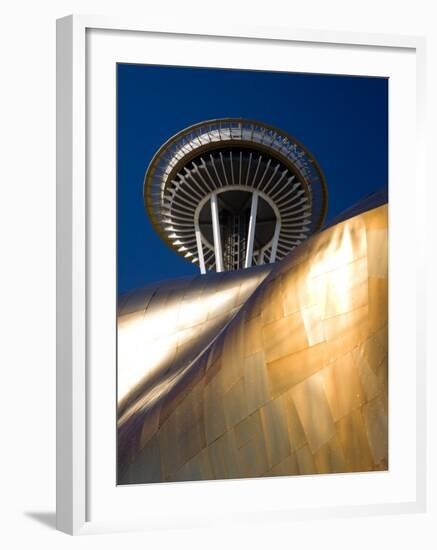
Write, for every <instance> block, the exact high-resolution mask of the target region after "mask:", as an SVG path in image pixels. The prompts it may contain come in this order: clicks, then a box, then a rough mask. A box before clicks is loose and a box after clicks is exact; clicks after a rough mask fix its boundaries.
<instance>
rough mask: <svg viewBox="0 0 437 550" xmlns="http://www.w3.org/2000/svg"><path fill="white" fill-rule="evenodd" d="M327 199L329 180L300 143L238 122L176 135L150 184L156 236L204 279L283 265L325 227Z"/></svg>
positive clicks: (147, 192) (151, 170) (158, 158)
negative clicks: (209, 274) (214, 274)
mask: <svg viewBox="0 0 437 550" xmlns="http://www.w3.org/2000/svg"><path fill="white" fill-rule="evenodd" d="M327 200H328V197H327V188H326V182H325V178H324V175H323V173H322V171H321V169H320V167H319V165H318V163H317V161H316V160H315V158H314V157H313V156H312V155H311V153H309V151H308V150H307V149H306V148H305V147H304V146H303V145H302V144H301V143H300V142H299V141H298V140H296V139H295V138H294V137H292V136H291V135H289V134H288V133H287V132H284V131H282V130H280V129H278V128H274V127H273V126H270V125H268V124H264V123H261V122H257V121H254V120H246V119H239V118H223V119H216V120H209V121H205V122H200V123H198V124H195V125H193V126H190V127H189V128H186V129H184V130H182V131H181V132H179V133H177V134H176V135H174V136H173V137H171V138H170V139H169V140H168V141H167V142H165V143H164V144H163V145H162V146H161V147H160V149H159V150H158V151H157V152H156V154H155V155H154V157H153V159H152V161H151V162H150V164H149V167H148V168H147V171H146V175H145V180H144V202H145V207H146V210H147V212H148V214H149V216H150V219H151V221H152V224H153V226H154V228H155V230H156V231H157V232H158V234H159V235H160V236H161V238H162V239H163V240H164V241H165V242H166V243H167V244H168V245H169V246H170V247H171V248H172V249H174V250H175V251H176V252H177V253H178V254H180V255H181V256H183V257H184V258H186V259H187V260H188V261H190V262H192V263H195V264H197V265H198V266H199V268H200V272H201V273H202V274H204V273H206V272H207V271H211V270H212V271H217V272H222V271H234V270H237V269H245V268H250V267H252V266H255V265H263V264H266V263H274V262H276V261H279V260H281V259H282V258H284V257H285V256H286V255H287V254H288V253H289V252H290V251H291V250H293V249H294V248H295V247H297V246H299V245H300V244H301V243H302V242H303V241H304V240H306V239H307V238H308V237H309V236H310V235H312V234H313V233H314V232H316V231H317V230H318V229H320V228H321V226H322V224H323V221H324V218H325V215H326V210H327Z"/></svg>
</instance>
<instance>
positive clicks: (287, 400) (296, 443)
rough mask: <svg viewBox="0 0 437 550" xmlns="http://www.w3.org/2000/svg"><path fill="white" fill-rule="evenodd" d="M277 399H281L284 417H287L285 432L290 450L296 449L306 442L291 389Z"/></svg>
mask: <svg viewBox="0 0 437 550" xmlns="http://www.w3.org/2000/svg"><path fill="white" fill-rule="evenodd" d="M279 399H281V400H282V403H283V406H284V411H285V417H286V419H287V433H288V440H289V442H290V449H291V450H292V451H297V449H300V447H303V446H304V445H306V444H307V439H306V435H305V432H304V429H303V427H302V423H301V421H300V419H299V415H298V414H297V410H296V406H295V404H294V401H293V395H292V390H290V391H288V392H287V393H284V394H283V395H282V396H281V397H280V398H279ZM285 437H286V436H285Z"/></svg>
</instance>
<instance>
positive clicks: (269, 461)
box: [118, 205, 388, 484]
mask: <svg viewBox="0 0 437 550" xmlns="http://www.w3.org/2000/svg"><path fill="white" fill-rule="evenodd" d="M387 210H388V209H387V205H382V206H378V207H377V208H373V209H370V210H368V211H366V212H362V213H359V214H358V215H354V217H351V218H349V219H346V220H343V221H341V222H339V223H337V224H336V225H334V226H332V227H330V228H328V229H325V230H324V231H322V232H320V233H316V234H315V235H313V236H312V237H311V238H309V239H308V240H305V242H303V243H302V244H301V245H300V246H299V247H297V248H295V250H293V251H292V252H290V253H289V254H288V255H286V256H284V258H283V260H282V261H281V262H277V263H272V264H268V265H265V266H260V267H251V268H249V269H246V270H242V271H235V272H225V273H218V274H216V273H211V274H207V275H202V276H199V277H197V278H194V279H186V280H180V281H174V282H169V283H168V284H163V285H162V286H157V287H154V288H151V287H147V288H145V289H140V290H138V291H135V292H134V293H131V294H129V295H127V296H125V297H123V298H122V299H121V300H120V302H119V316H118V373H119V380H118V386H119V421H118V465H119V470H118V483H120V484H129V483H147V482H159V481H183V480H205V479H229V478H244V477H258V476H277V475H299V474H314V473H333V472H358V471H359V472H361V471H373V470H385V469H387V468H388V402H387V399H388V397H387V396H388V363H387V353H388V265H387V250H388V247H387V213H388V212H387Z"/></svg>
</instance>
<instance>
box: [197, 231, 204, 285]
mask: <svg viewBox="0 0 437 550" xmlns="http://www.w3.org/2000/svg"><path fill="white" fill-rule="evenodd" d="M195 231H196V244H197V255H198V256H199V267H200V273H201V274H202V275H204V274H205V273H206V269H205V258H204V256H203V246H202V237H201V235H200V229H199V227H196V229H195Z"/></svg>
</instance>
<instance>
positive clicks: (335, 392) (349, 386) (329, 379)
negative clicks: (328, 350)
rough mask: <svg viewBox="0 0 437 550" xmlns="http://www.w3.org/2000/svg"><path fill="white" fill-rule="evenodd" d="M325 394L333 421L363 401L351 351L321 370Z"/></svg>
mask: <svg viewBox="0 0 437 550" xmlns="http://www.w3.org/2000/svg"><path fill="white" fill-rule="evenodd" d="M322 375H323V384H324V389H325V394H326V397H327V399H328V403H329V406H330V408H331V413H332V417H333V419H334V421H337V420H339V419H340V418H342V417H343V416H346V415H347V414H349V413H350V412H351V411H352V410H353V409H356V408H358V407H360V406H361V405H362V404H363V402H364V392H363V389H362V386H361V381H360V377H359V373H358V369H357V367H356V365H355V362H354V360H353V356H352V353H347V354H346V355H343V356H342V357H340V358H339V359H337V361H335V362H334V363H332V364H331V365H330V366H328V367H326V368H325V369H323V371H322Z"/></svg>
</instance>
